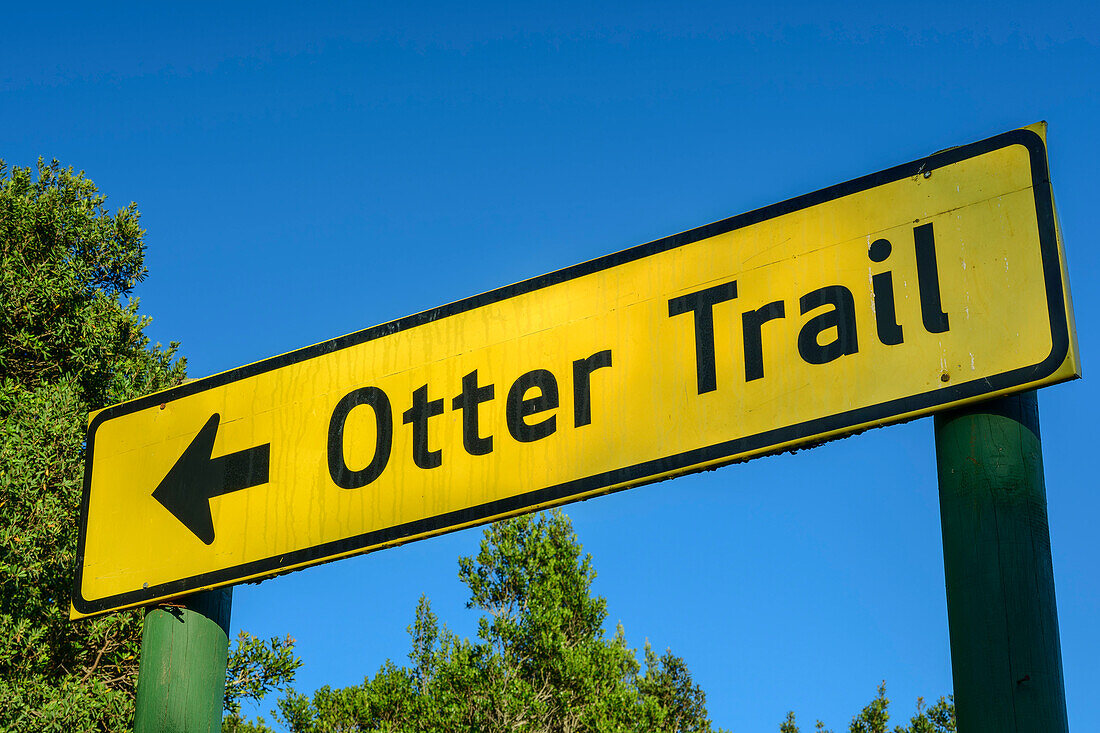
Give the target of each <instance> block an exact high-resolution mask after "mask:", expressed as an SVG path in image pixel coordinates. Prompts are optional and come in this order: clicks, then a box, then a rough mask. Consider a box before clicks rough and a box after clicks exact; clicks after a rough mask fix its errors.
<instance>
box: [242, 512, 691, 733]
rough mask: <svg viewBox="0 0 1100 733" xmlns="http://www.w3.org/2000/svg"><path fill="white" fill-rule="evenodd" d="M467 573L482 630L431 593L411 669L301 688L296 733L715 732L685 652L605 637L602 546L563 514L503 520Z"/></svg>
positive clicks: (282, 711) (421, 613)
mask: <svg viewBox="0 0 1100 733" xmlns="http://www.w3.org/2000/svg"><path fill="white" fill-rule="evenodd" d="M459 577H460V578H461V580H462V581H463V583H465V584H466V586H467V587H468V588H469V590H470V600H469V602H468V604H467V605H468V607H469V608H471V609H477V610H479V611H481V612H482V614H483V615H482V616H481V617H480V620H479V625H478V636H477V639H476V640H473V641H471V640H468V639H460V638H459V637H457V636H456V635H455V634H453V633H451V632H450V631H449V630H448V629H447V628H446V626H442V625H440V623H439V620H438V619H437V618H436V615H435V614H434V613H433V612H432V610H431V605H430V604H429V603H428V600H427V599H426V598H421V599H420V602H419V603H418V605H417V609H416V615H415V618H414V620H413V623H412V625H411V626H410V627H409V629H408V630H409V634H410V636H411V641H412V649H411V650H410V652H409V665H408V666H397V665H396V664H394V663H393V662H390V661H387V662H386V663H385V664H383V665H382V667H381V669H379V670H378V672H377V673H376V674H375V675H374V677H367V678H366V679H365V680H364V681H363V684H361V685H355V686H352V687H346V688H342V689H332V688H330V687H327V686H326V687H322V688H321V689H319V690H317V691H316V692H315V693H314V694H313V696H312V697H308V696H306V695H303V694H300V693H297V692H295V691H293V690H291V691H290V692H289V693H288V694H287V695H285V696H284V697H283V698H282V699H281V700H280V701H279V710H278V712H277V713H276V715H277V717H278V718H279V719H280V720H281V721H282V722H284V723H285V724H286V725H287V727H289V729H290V730H292V731H294V733H320V731H326V732H329V731H341V732H351V731H407V730H416V731H532V732H534V731H638V732H639V733H642V732H643V731H644V732H645V733H649V732H651V731H685V732H686V731H710V730H711V724H710V721H709V719H708V718H707V712H706V704H705V702H706V701H705V696H704V694H703V691H702V690H701V689H700V688H699V687H698V685H696V684H694V682H693V681H692V679H691V674H690V672H689V671H688V669H687V665H685V664H684V661H683V660H682V659H680V658H679V657H676V656H675V655H673V654H672V653H671V652H666V653H665V654H664V655H660V656H658V655H657V654H656V653H655V652H654V651H653V650H652V649H651V648H649V646H648V644H647V645H646V649H645V654H644V663H645V668H646V669H645V672H644V673H642V671H641V665H640V664H639V662H638V660H637V659H636V657H635V653H634V651H633V650H632V649H630V648H629V647H628V646H627V644H626V639H625V636H624V634H623V630H622V628H621V627H620V628H618V629H617V630H616V632H615V634H614V635H613V636H612V637H610V638H608V637H607V636H606V635H605V633H604V631H603V623H604V621H605V620H606V618H607V604H606V602H605V601H604V599H603V598H601V597H599V596H593V595H592V582H593V580H594V579H595V577H596V573H595V571H594V570H593V569H592V560H591V557H589V556H587V555H584V556H582V554H581V546H580V543H579V542H578V541H577V537H576V535H575V534H574V533H573V530H572V526H571V524H570V522H569V519H568V518H567V517H566V516H565V515H564V514H562V513H561V512H558V511H555V512H551V513H549V514H539V515H534V516H525V517H518V518H515V519H511V520H507V521H504V522H499V523H497V524H494V525H492V526H490V527H489V528H487V529H486V531H485V537H484V539H483V541H482V543H481V548H480V552H479V553H478V555H477V557H474V558H470V557H464V558H460V559H459ZM227 730H228V729H227ZM239 730H249V729H244V728H241V729H239Z"/></svg>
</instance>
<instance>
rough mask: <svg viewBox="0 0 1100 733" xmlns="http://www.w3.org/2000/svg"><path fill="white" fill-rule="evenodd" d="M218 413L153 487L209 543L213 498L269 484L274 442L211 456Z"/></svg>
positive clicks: (157, 498)
mask: <svg viewBox="0 0 1100 733" xmlns="http://www.w3.org/2000/svg"><path fill="white" fill-rule="evenodd" d="M220 419H221V418H220V416H219V415H218V413H216V412H215V413H214V414H213V415H211V416H210V419H209V420H207V421H206V424H205V425H203V426H202V430H200V431H199V434H198V435H196V436H195V438H194V440H192V441H191V444H190V445H189V446H187V449H186V450H184V451H183V455H182V456H180V457H179V460H178V461H176V465H174V466H172V469H171V470H170V471H169V472H168V475H167V476H165V477H164V480H163V481H161V482H160V484H159V485H158V486H157V488H156V489H155V490H154V491H153V498H154V499H156V500H157V501H159V502H160V503H161V505H162V506H163V507H164V508H165V509H167V510H168V511H170V512H172V514H173V516H175V518H176V519H178V520H180V521H181V522H183V524H184V526H185V527H187V529H189V530H191V531H192V532H194V533H195V536H196V537H198V538H199V539H200V540H202V541H203V542H205V543H206V544H208V545H209V544H211V543H212V542H213V541H214V520H213V518H212V517H211V516H210V499H211V498H213V497H215V496H221V495H223V494H230V493H232V492H234V491H240V490H241V489H248V488H251V487H253V486H259V485H260V484H266V483H267V481H268V478H267V463H268V457H269V456H270V453H271V443H264V444H263V445H259V446H256V447H255V448H246V449H245V450H242V451H237V452H236V453H230V454H229V455H227V456H219V457H218V458H211V457H210V454H211V453H212V452H213V450H214V437H215V436H216V435H217V434H218V421H219V420H220Z"/></svg>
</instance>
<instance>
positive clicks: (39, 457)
mask: <svg viewBox="0 0 1100 733" xmlns="http://www.w3.org/2000/svg"><path fill="white" fill-rule="evenodd" d="M104 203H105V198H104V197H103V196H102V195H100V194H99V193H98V192H97V190H96V187H95V185H94V184H93V183H92V182H91V181H89V180H88V179H86V178H84V176H83V174H82V173H74V172H73V171H72V170H71V169H63V168H61V166H60V165H58V164H57V162H56V161H55V162H53V163H50V164H45V163H43V162H42V161H39V163H38V166H37V169H34V170H32V169H31V168H19V167H16V168H12V169H11V170H10V173H9V171H8V168H7V166H5V165H4V164H3V163H0V730H20V731H23V730H39V731H66V732H67V731H83V730H121V729H123V728H125V727H127V726H128V725H129V721H130V720H131V718H132V714H133V694H134V678H135V674H136V671H137V659H138V648H139V640H140V635H141V617H140V612H137V611H131V612H126V613H119V614H113V615H110V616H105V617H100V618H95V619H91V620H86V621H81V622H77V623H72V622H70V621H69V620H68V605H69V588H70V585H71V582H72V571H73V566H74V554H75V549H76V535H77V530H76V525H77V515H78V512H79V506H80V495H81V484H82V477H83V449H84V444H83V441H84V427H85V424H86V422H85V421H86V420H87V415H88V413H89V412H90V411H92V410H97V409H99V408H102V407H105V406H107V405H109V404H112V403H115V402H120V401H122V400H126V399H130V398H132V397H136V396H138V395H141V394H144V393H147V392H150V391H153V390H157V389H162V388H164V387H168V386H171V385H173V384H177V383H178V382H179V381H180V380H182V378H183V375H184V363H183V360H182V359H180V360H178V361H177V360H175V358H174V354H175V349H176V345H175V344H172V345H170V346H169V347H168V348H162V347H160V345H159V344H157V345H151V344H150V343H149V340H148V338H146V337H145V336H144V334H143V333H142V331H143V329H144V328H145V326H146V325H147V323H148V319H147V318H144V317H142V316H139V315H138V312H137V302H136V301H132V300H130V301H127V302H123V299H125V298H127V297H128V296H129V294H130V292H131V290H132V288H133V287H134V285H135V284H136V283H137V282H139V281H140V280H141V279H142V278H143V277H144V275H145V269H144V267H143V265H142V259H143V255H144V244H143V239H142V238H143V235H144V232H143V231H142V230H141V228H140V227H139V225H138V220H139V215H138V211H137V208H136V206H135V205H134V204H130V205H129V206H127V207H125V208H123V209H121V210H120V211H118V212H117V213H115V214H114V215H112V214H110V213H109V212H108V211H107V210H106V208H105V207H104Z"/></svg>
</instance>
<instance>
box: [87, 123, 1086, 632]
mask: <svg viewBox="0 0 1100 733" xmlns="http://www.w3.org/2000/svg"><path fill="white" fill-rule="evenodd" d="M1012 145H1022V146H1023V147H1024V148H1026V149H1027V151H1028V154H1029V158H1030V162H1031V178H1032V187H1033V191H1034V194H1035V210H1036V215H1037V218H1038V226H1039V247H1040V255H1041V258H1042V263H1043V278H1044V282H1045V285H1046V295H1047V311H1048V317H1049V322H1050V327H1051V342H1052V346H1051V351H1050V354H1049V355H1048V356H1047V357H1046V358H1044V359H1043V360H1042V361H1040V362H1039V363H1037V364H1034V365H1032V366H1029V367H1021V368H1018V369H1014V370H1011V371H1008V372H1004V373H1001V374H998V375H996V376H993V377H987V378H982V379H977V380H972V381H969V382H962V383H958V384H954V385H949V386H943V387H940V388H938V389H935V390H932V391H929V392H924V393H921V394H918V395H912V396H910V397H904V398H901V399H896V400H890V401H887V402H883V403H879V404H877V405H871V406H868V407H863V408H859V409H856V410H850V411H848V412H843V413H838V414H836V415H831V416H829V417H823V418H818V419H815V420H810V421H807V422H802V423H798V424H795V425H790V426H787V427H782V428H776V429H774V430H769V431H766V432H763V433H758V434H756V435H752V436H747V437H743V438H737V439H735V440H730V441H726V442H723V443H718V444H715V445H712V446H708V447H706V448H698V449H695V450H691V451H686V452H684V453H678V454H676V455H672V456H666V457H665V458H660V459H656V460H652V461H646V462H643V463H638V464H634V465H632V466H628V467H625V468H620V469H616V470H613V471H607V472H604V473H599V474H596V475H593V476H588V477H585V478H582V479H576V480H573V481H569V482H566V483H563V484H557V485H555V486H548V487H545V488H542V489H535V490H533V491H528V492H526V493H523V494H518V495H516V496H512V497H508V498H505V499H499V500H496V501H491V502H487V503H485V504H480V505H478V506H473V507H469V508H466V509H461V510H457V511H453V512H448V513H445V514H440V515H437V516H434V517H429V518H426V519H421V520H417V521H414V522H408V523H405V524H401V525H396V526H394V527H389V528H386V529H381V530H375V531H372V532H366V533H363V534H359V535H356V536H354V537H348V538H346V539H342V540H335V541H332V542H326V543H323V544H320V545H315V546H313V547H309V548H305V549H302V550H296V551H294V552H290V553H285V554H282V555H276V556H273V557H268V558H265V559H263V560H255V561H252V562H248V563H243V564H241V565H235V566H233V567H229V568H223V569H221V570H216V571H212V572H208V573H202V574H200V575H195V576H191V577H188V578H183V579H180V580H175V581H171V582H168V583H161V584H159V585H155V586H149V587H146V588H140V589H137V590H133V591H128V592H125V593H119V594H116V595H113V596H107V597H104V598H98V599H93V600H87V599H85V598H84V596H83V594H82V589H81V581H82V577H83V566H84V549H85V538H86V534H87V522H88V503H89V498H90V497H89V495H90V490H91V471H92V451H93V448H94V446H95V435H96V431H97V430H98V428H99V426H100V425H102V424H103V423H104V422H106V421H108V420H111V419H114V418H117V417H121V416H123V415H128V414H131V413H134V412H139V411H141V410H145V409H148V408H150V407H156V406H159V405H161V404H165V403H168V402H171V401H173V400H178V399H181V398H183V397H187V396H189V395H193V394H196V393H198V392H203V391H206V390H208V389H214V388H217V387H221V386H223V385H226V384H229V383H231V382H235V381H239V380H241V379H246V378H248V377H252V376H255V375H257V374H263V373H264V372H268V371H271V370H274V369H280V368H282V367H285V366H288V365H290V364H295V363H298V362H301V361H306V360H308V359H313V358H315V357H318V356H322V355H325V354H330V353H332V352H335V351H340V350H342V349H346V348H348V347H351V346H355V345H358V344H361V343H364V342H366V341H371V340H373V339H377V338H381V337H383V336H389V335H391V334H394V333H397V332H399V331H404V330H406V329H409V328H415V327H416V326H420V325H423V324H425V323H432V322H435V321H438V320H440V319H442V318H446V317H448V316H453V315H455V314H458V313H463V312H465V311H469V310H473V309H475V308H481V307H483V306H486V305H489V304H491V303H496V302H499V301H502V300H507V299H509V298H514V297H516V296H518V295H523V294H525V293H530V292H533V291H535V290H540V289H542V288H546V287H550V286H552V285H557V284H559V283H562V282H565V281H567V280H572V279H574V278H578V277H582V276H584V275H588V274H591V273H593V272H598V271H600V270H606V269H609V268H612V267H616V266H618V265H622V264H624V263H627V262H632V261H634V260H638V259H642V258H644V257H650V256H652V255H655V254H658V253H661V252H666V251H668V250H671V249H675V248H677V247H682V246H685V245H688V244H692V243H694V242H698V241H700V240H703V239H708V238H710V237H714V236H717V235H719V234H725V233H727V232H730V231H733V230H735V229H741V228H743V227H747V226H752V225H754V224H758V223H760V222H763V221H766V220H768V219H774V218H776V217H778V216H782V215H784V214H789V213H791V212H794V211H798V210H800V209H805V208H809V207H811V206H816V205H818V204H823V203H827V202H829V201H832V200H834V199H838V198H842V197H844V196H850V195H852V194H856V193H860V192H862V191H865V190H867V189H870V188H876V187H878V186H882V185H885V184H888V183H893V182H895V181H899V180H901V179H904V178H910V177H914V176H917V175H922V174H927V173H930V172H932V171H934V170H935V169H937V168H942V167H944V166H948V165H952V164H954V163H958V162H961V161H963V160H967V159H970V158H974V157H977V156H980V155H984V154H986V153H990V152H993V151H995V150H999V149H1002V148H1006V147H1009V146H1012ZM1061 274H1062V267H1061V262H1060V258H1059V253H1058V240H1057V233H1056V229H1055V215H1054V204H1053V199H1052V194H1051V187H1050V177H1049V172H1048V169H1047V156H1046V146H1045V144H1044V142H1043V139H1042V138H1041V137H1040V136H1039V135H1038V134H1036V133H1035V132H1034V131H1032V130H1028V129H1018V130H1011V131H1009V132H1006V133H1002V134H1000V135H996V136H994V137H991V138H987V139H985V140H980V141H978V142H974V143H970V144H968V145H962V146H959V147H955V148H949V149H947V150H943V151H940V152H938V153H934V154H932V155H930V156H928V157H925V158H921V159H919V160H915V161H912V162H910V163H904V164H902V165H898V166H894V167H892V168H887V169H886V170H883V171H879V172H878V173H872V174H869V175H866V176H861V177H859V178H855V179H853V180H851V181H847V182H845V183H840V184H837V185H835V186H830V187H828V188H824V189H821V190H819V191H814V192H812V193H808V194H804V195H802V196H797V197H795V198H792V199H788V200H786V201H782V202H780V203H777V204H772V205H770V206H765V207H763V208H760V209H756V210H754V211H749V212H746V213H744V214H738V215H737V216H732V217H730V218H728V219H722V220H721V221H717V222H714V223H712V224H707V225H705V226H701V227H697V228H695V229H691V230H689V231H686V232H682V233H680V234H674V235H672V236H670V237H664V238H662V239H657V240H654V241H652V242H648V243H646V244H641V245H638V246H636V247H631V248H630V249H625V250H622V251H619V252H614V253H612V254H609V255H605V256H603V257H599V258H597V259H594V260H589V261H588V262H582V263H580V264H577V265H573V266H571V267H566V268H564V269H561V270H556V271H554V272H550V273H547V274H545V275H540V276H538V277H534V278H531V279H529V280H524V281H522V282H518V283H515V284H514V285H508V286H505V287H502V288H498V289H496V290H491V291H489V292H487V293H482V294H481V295H475V296H473V297H470V298H466V299H464V300H459V301H456V302H454V303H449V304H447V305H443V306H440V307H438V308H433V309H432V310H427V311H423V312H421V313H416V314H414V315H411V316H406V317H404V318H399V319H397V320H395V321H390V322H389V323H383V324H380V325H378V326H372V327H371V328H366V329H363V330H362V331H356V332H354V333H350V334H347V335H346V336H340V337H338V338H334V339H331V340H329V341H323V342H321V343H319V344H314V345H313V346H307V347H305V348H302V349H298V350H296V351H291V352H288V353H286V354H282V355H280V356H275V357H272V358H270V359H265V360H263V361H258V362H255V363H253V364H248V365H246V366H242V367H239V368H237V369H232V370H230V371H227V372H222V373H221V374H215V375H213V376H210V377H206V378H203V379H198V380H195V381H194V382H188V383H187V384H183V385H180V386H178V387H173V388H171V389H168V390H165V391H163V392H158V393H155V394H152V395H148V396H145V397H141V398H139V399H136V400H132V401H130V402H124V403H122V404H119V405H114V406H113V407H109V408H107V409H106V410H103V411H102V412H100V413H98V414H97V415H96V416H95V418H94V419H93V420H92V421H91V423H90V424H89V426H88V434H87V443H86V445H87V453H86V456H85V462H84V490H83V496H82V499H81V505H80V528H79V532H80V534H79V538H78V544H77V554H76V571H75V579H74V583H73V598H72V602H73V606H74V608H75V609H76V610H77V611H78V612H79V613H81V614H85V615H90V614H96V613H102V612H107V611H111V610H116V609H121V608H124V607H128V606H133V605H139V604H141V603H143V602H152V601H154V600H157V599H162V598H170V597H173V596H179V595H183V594H186V593H188V592H191V591H195V590H197V589H200V588H204V587H212V586H218V585H227V584H230V583H232V582H234V581H241V582H243V581H244V580H245V579H250V580H253V581H255V580H258V579H260V578H257V577H255V576H259V575H268V576H269V575H276V574H279V573H281V572H285V571H287V570H288V569H289V568H291V567H293V566H295V565H303V564H317V563H320V562H323V561H324V560H325V559H326V558H330V557H332V556H335V555H342V554H344V553H353V552H355V551H356V550H363V551H366V550H364V548H368V547H372V546H376V545H381V544H388V543H400V542H401V541H402V540H405V539H407V538H411V537H414V536H416V535H421V534H426V533H431V534H442V533H444V532H446V531H449V530H454V529H458V528H460V527H464V526H468V525H472V524H476V523H479V522H484V521H487V520H488V519H490V518H492V517H496V516H500V515H505V514H513V513H519V512H520V511H522V510H523V509H527V508H530V507H533V506H537V505H539V504H544V503H548V502H555V503H565V502H566V501H568V500H569V499H570V497H577V496H580V495H582V494H587V493H589V492H593V491H598V490H599V489H602V488H607V489H608V491H612V490H615V491H618V490H622V489H626V488H633V487H636V486H639V485H642V484H644V483H647V481H646V479H647V478H648V479H651V480H654V481H656V480H659V479H660V478H664V477H665V475H666V474H668V473H670V472H676V471H680V472H682V473H688V472H690V470H691V467H693V466H697V465H699V464H703V463H709V462H711V461H716V460H721V459H722V458H729V459H730V462H733V461H736V460H737V459H736V458H734V457H733V456H737V455H739V454H743V453H746V452H750V451H754V450H760V449H763V448H767V447H769V446H777V445H780V444H784V443H789V442H791V441H797V440H806V441H810V440H812V439H813V438H814V436H818V435H821V434H823V433H829V432H832V431H836V430H843V429H845V428H855V426H858V425H863V424H866V423H871V422H876V421H883V420H887V419H889V418H890V417H894V416H898V415H903V414H909V413H913V412H916V411H921V410H928V409H929V408H932V407H936V406H939V405H947V404H949V403H953V402H957V401H959V400H964V399H967V398H970V397H976V396H979V395H982V394H989V393H992V392H997V391H999V390H1002V389H1009V388H1011V387H1016V386H1021V385H1024V384H1029V383H1032V382H1035V381H1037V380H1040V379H1043V378H1045V377H1048V376H1050V375H1051V374H1053V373H1054V372H1055V371H1056V370H1057V369H1058V367H1060V366H1061V365H1062V363H1063V362H1064V360H1065V358H1066V355H1067V354H1068V350H1069V328H1068V324H1067V322H1066V309H1065V300H1064V297H1063V288H1062V277H1061ZM624 483H628V484H629V485H627V486H617V485H618V484H624ZM611 487H615V488H614V489H612V488H611Z"/></svg>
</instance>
